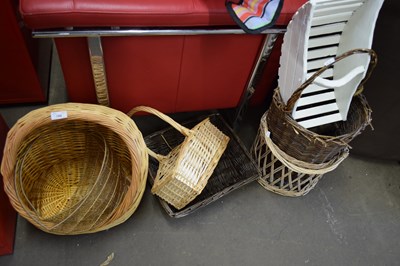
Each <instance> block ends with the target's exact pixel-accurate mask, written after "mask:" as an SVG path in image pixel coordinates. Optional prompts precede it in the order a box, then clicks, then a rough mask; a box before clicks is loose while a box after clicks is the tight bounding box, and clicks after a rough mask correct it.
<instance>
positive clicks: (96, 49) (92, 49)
mask: <svg viewBox="0 0 400 266" xmlns="http://www.w3.org/2000/svg"><path fill="white" fill-rule="evenodd" d="M285 32H286V29H285V28H271V29H266V30H265V31H263V32H261V33H260V34H267V37H266V38H265V40H264V43H263V47H262V50H261V52H260V55H259V57H258V59H257V61H256V64H255V66H254V68H253V71H252V74H251V76H250V79H249V82H248V84H247V86H246V89H245V91H244V92H243V94H242V97H241V99H240V102H239V105H238V106H237V107H236V112H235V117H234V119H233V122H232V123H233V126H236V125H238V123H239V122H240V121H241V120H242V119H243V115H244V113H245V111H246V108H247V104H248V102H249V100H250V98H251V96H252V95H253V93H254V91H255V87H256V84H257V82H258V81H259V79H260V76H261V73H262V71H263V69H264V67H265V65H266V62H267V60H268V57H269V55H270V54H271V51H272V48H273V47H274V44H275V41H276V39H277V37H278V35H279V34H283V33H285ZM227 34H247V33H246V32H244V31H243V30H241V29H229V28H226V29H224V28H222V29H213V28H212V29H210V28H205V29H201V28H196V29H193V28H192V29H190V28H181V29H166V28H158V29H157V28H151V29H150V28H149V29H148V28H121V27H111V28H103V29H102V28H95V29H74V28H66V29H60V30H40V31H38V30H36V31H33V32H32V36H33V37H34V38H76V37H85V38H88V44H89V53H90V54H96V55H101V56H102V49H101V37H117V36H125V37H127V36H173V35H175V36H177V35H227ZM92 67H93V66H92ZM104 77H106V73H104Z"/></svg>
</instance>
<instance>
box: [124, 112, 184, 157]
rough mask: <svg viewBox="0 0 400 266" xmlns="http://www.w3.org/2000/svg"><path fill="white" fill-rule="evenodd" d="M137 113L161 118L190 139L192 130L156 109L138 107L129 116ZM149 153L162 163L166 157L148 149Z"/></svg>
mask: <svg viewBox="0 0 400 266" xmlns="http://www.w3.org/2000/svg"><path fill="white" fill-rule="evenodd" d="M137 112H146V113H149V114H153V115H155V116H157V117H159V118H160V119H161V120H163V121H165V122H167V123H168V124H169V125H171V126H172V127H174V128H175V129H176V130H178V131H179V132H181V133H182V134H183V135H184V136H186V137H188V136H189V135H190V134H191V133H192V131H191V130H190V129H188V128H186V127H184V126H182V125H181V124H179V123H178V122H176V121H175V120H173V119H172V118H171V117H169V116H167V115H165V114H163V113H161V112H160V111H158V110H156V109H154V108H151V107H148V106H137V107H135V108H133V109H132V110H130V111H129V112H128V114H127V115H128V116H129V117H132V116H133V115H134V114H135V113H137ZM147 152H148V153H149V155H150V156H151V157H153V158H155V159H157V160H158V161H160V160H162V159H164V158H165V157H166V156H164V155H161V154H157V153H155V152H153V151H152V150H150V149H149V148H147Z"/></svg>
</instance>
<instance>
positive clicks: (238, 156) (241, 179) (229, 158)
mask: <svg viewBox="0 0 400 266" xmlns="http://www.w3.org/2000/svg"><path fill="white" fill-rule="evenodd" d="M209 117H210V121H211V122H212V123H213V124H214V125H215V126H216V127H217V128H218V129H219V130H221V131H222V132H223V133H224V134H226V135H227V136H229V137H230V141H229V144H228V147H227V148H226V150H225V152H224V154H223V155H222V157H221V159H220V161H219V163H218V165H217V167H216V168H215V170H214V172H213V174H212V176H211V177H210V179H209V180H208V183H207V186H206V187H205V188H204V190H203V191H202V193H201V194H200V195H199V196H197V197H196V198H195V199H194V200H193V201H192V202H190V203H189V204H188V205H187V206H186V207H184V208H183V209H181V210H177V209H175V208H174V207H173V206H171V205H169V204H168V203H167V202H165V201H164V200H162V199H161V198H159V200H160V203H161V206H162V207H163V208H164V210H165V211H166V212H167V214H168V215H169V216H171V217H174V218H180V217H183V216H186V215H188V214H190V213H192V212H194V211H196V210H198V209H199V208H201V207H204V206H206V205H208V204H210V203H211V202H214V201H216V200H218V199H219V198H221V197H223V196H224V195H226V194H228V193H230V192H232V191H234V190H236V189H238V188H240V187H241V186H243V185H246V184H248V183H250V182H252V181H254V180H256V179H257V178H258V177H259V170H258V167H257V165H256V163H255V162H254V161H253V160H252V159H251V157H250V154H249V153H248V152H247V150H246V147H245V146H244V145H243V143H242V142H241V141H240V139H239V138H238V137H237V135H236V134H235V133H234V132H233V130H232V129H231V128H230V127H229V126H228V124H227V123H226V122H225V121H224V119H223V118H222V116H221V115H220V114H212V115H210V116H209ZM205 118H206V117H202V118H198V119H195V120H192V121H189V122H186V123H182V125H184V126H186V127H188V128H192V127H193V126H195V125H196V124H197V123H199V122H200V121H202V120H203V119H205ZM183 139H184V136H183V135H182V134H180V133H179V132H178V131H177V130H175V129H174V128H172V127H169V128H166V129H163V130H160V131H157V132H155V133H153V134H150V135H148V136H146V137H145V142H146V144H147V146H148V147H149V148H150V149H151V150H153V151H154V152H156V153H159V154H168V153H169V152H170V151H171V149H173V148H174V147H176V146H177V145H179V144H180V143H181V142H182V141H183ZM157 169H158V162H157V161H156V160H155V159H153V158H151V157H150V163H149V178H148V180H149V183H150V185H153V182H154V177H155V176H156V173H157Z"/></svg>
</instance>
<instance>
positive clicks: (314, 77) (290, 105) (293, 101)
mask: <svg viewBox="0 0 400 266" xmlns="http://www.w3.org/2000/svg"><path fill="white" fill-rule="evenodd" d="M354 54H368V55H369V56H370V61H369V65H368V69H367V73H366V75H365V77H364V79H363V80H362V81H361V82H360V84H359V86H358V87H359V88H361V87H362V86H363V85H364V83H365V82H366V81H367V80H368V79H369V77H370V76H371V73H372V70H374V68H375V66H376V64H377V62H378V56H377V55H376V53H375V51H374V50H372V49H366V48H362V49H354V50H350V51H347V52H345V53H343V54H341V55H339V56H337V57H335V59H334V60H333V61H332V62H329V64H326V65H325V66H323V67H321V68H320V69H319V70H318V71H317V72H315V73H314V74H313V75H312V76H311V77H309V78H308V79H307V80H306V81H305V82H304V83H303V84H301V86H300V87H299V88H298V89H297V90H295V91H294V92H293V94H292V96H291V97H290V98H289V100H288V101H287V104H286V106H285V108H284V110H285V112H288V113H291V112H292V110H293V108H294V106H295V104H296V102H297V100H298V99H299V98H300V96H301V94H302V92H303V91H304V90H305V88H307V87H308V86H309V85H310V84H311V83H313V82H314V81H315V80H317V81H320V80H321V79H320V78H319V76H320V75H321V74H322V73H323V72H324V71H325V70H327V69H328V68H330V67H331V66H332V65H334V64H335V63H336V62H339V61H340V60H343V59H344V58H346V57H349V56H351V55H354ZM356 72H357V68H356V69H354V73H349V74H350V75H354V74H355V73H356ZM358 74H360V73H358ZM345 78H349V77H346V76H345ZM356 93H357V92H356Z"/></svg>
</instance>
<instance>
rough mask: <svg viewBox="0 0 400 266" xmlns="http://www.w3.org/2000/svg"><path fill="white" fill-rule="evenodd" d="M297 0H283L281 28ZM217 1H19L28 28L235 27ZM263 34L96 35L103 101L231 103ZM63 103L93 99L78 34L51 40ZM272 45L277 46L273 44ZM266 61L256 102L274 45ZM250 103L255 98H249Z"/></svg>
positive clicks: (273, 71)
mask: <svg viewBox="0 0 400 266" xmlns="http://www.w3.org/2000/svg"><path fill="white" fill-rule="evenodd" d="M304 2H305V1H304V0H292V1H289V0H286V1H285V4H284V7H283V10H282V12H281V15H280V17H279V19H278V21H277V25H279V26H285V25H286V24H287V23H288V22H289V21H290V19H291V17H292V15H293V13H294V12H295V11H296V10H297V9H298V7H299V6H300V5H301V4H302V3H304ZM224 4H225V0H193V1H188V0H149V1H138V0H61V1H53V0H21V6H20V10H21V13H22V15H23V18H24V21H25V23H26V24H27V25H28V26H29V27H31V28H34V29H43V28H50V29H55V28H59V27H61V28H64V27H74V28H79V27H109V26H114V27H115V26H118V27H145V28H147V27H161V28H173V27H178V28H188V27H202V28H204V27H207V28H221V27H235V22H234V21H233V20H232V18H231V17H230V16H229V14H228V13H227V11H226V8H225V5H224ZM264 38H265V35H248V34H246V35H245V34H243V35H196V36H145V37H144V36H135V37H132V36H130V37H102V45H103V51H104V61H105V65H106V73H107V80H108V88H109V96H110V103H111V107H114V108H116V109H119V110H122V111H128V110H129V109H130V108H131V107H133V106H135V105H149V106H153V107H155V108H158V109H160V110H162V111H164V112H181V111H193V110H204V109H214V108H230V107H235V106H237V105H238V103H239V100H240V97H241V95H242V93H243V91H244V90H245V88H246V85H247V83H248V81H249V78H250V74H251V71H252V70H253V67H254V64H255V62H256V60H257V56H258V54H259V53H260V49H261V46H262V42H263V39H264ZM56 45H57V49H58V52H59V56H60V60H61V65H62V69H63V72H64V77H65V81H66V85H67V88H68V93H69V99H70V101H76V102H92V103H94V102H96V97H95V89H94V83H93V80H92V74H91V67H90V62H89V55H88V47H87V42H86V39H85V38H58V39H56ZM278 48H279V47H278ZM274 53H275V55H274V56H275V60H272V61H273V62H272V63H271V64H273V65H272V66H271V65H269V66H267V69H268V73H266V74H265V75H264V76H263V80H262V82H261V84H263V86H264V87H263V88H257V89H259V92H257V93H258V94H259V96H258V98H259V99H258V101H261V100H262V98H263V97H264V95H265V94H266V93H267V91H268V90H271V86H272V83H273V81H274V79H275V78H276V75H277V69H278V65H277V60H276V58H279V54H280V49H275V51H274ZM256 101H257V100H256Z"/></svg>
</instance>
